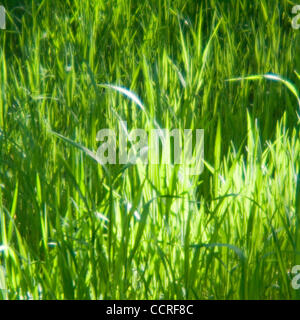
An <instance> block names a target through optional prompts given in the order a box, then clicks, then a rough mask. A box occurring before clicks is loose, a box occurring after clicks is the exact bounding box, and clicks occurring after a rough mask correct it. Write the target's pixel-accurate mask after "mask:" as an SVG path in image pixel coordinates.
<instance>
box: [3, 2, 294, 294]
mask: <svg viewBox="0 0 300 320" xmlns="http://www.w3.org/2000/svg"><path fill="white" fill-rule="evenodd" d="M4 5H5V6H6V8H7V30H6V31H3V30H0V43H1V44H0V86H1V92H0V217H1V218H0V265H1V266H2V268H1V269H0V284H2V288H4V289H3V290H0V298H2V299H291V298H295V299H296V298H299V293H298V292H297V291H296V290H294V289H293V288H292V286H291V279H292V277H293V275H292V274H291V273H290V270H291V269H292V267H293V266H294V265H297V264H300V260H299V259H300V256H299V252H300V244H299V239H300V234H299V232H300V231H299V230H300V229H299V219H300V211H299V210H300V209H299V208H300V207H299V201H300V200H299V199H300V195H299V190H300V189H299V164H300V161H299V160H300V140H299V138H300V136H299V94H298V90H299V83H300V82H299V72H300V58H299V57H300V56H299V54H297V52H299V48H300V47H299V46H300V32H298V31H296V30H293V29H292V28H291V23H290V22H291V18H292V16H291V8H292V6H291V4H290V3H289V1H286V0H280V1H277V3H276V4H274V3H273V2H271V1H266V0H262V1H259V2H258V1H257V2H249V1H246V0H238V1H237V0H235V1H233V0H227V1H214V0H211V1H201V2H200V1H192V0H185V1H183V0H174V1H169V0H155V1H154V0H153V1H144V0H141V1H134V0H128V1H125V0H120V1H104V0H97V1H96V0H92V1H79V0H74V1H58V0H57V1H49V0H43V1H28V0H26V1H23V4H22V5H20V4H19V2H18V1H11V0H10V1H4ZM295 71H296V72H295ZM251 75H255V76H254V77H253V76H252V78H250V79H249V78H248V77H249V76H251ZM260 75H264V76H260ZM227 79H235V80H236V79H238V80H239V81H238V82H237V81H226V80H227ZM247 79H248V80H255V81H247ZM287 79H288V80H287ZM269 80H278V81H269ZM121 88H123V89H121ZM125 88H126V91H125ZM119 120H124V121H127V124H128V130H131V129H134V128H144V129H146V130H150V129H152V128H155V127H156V128H157V127H160V128H167V129H174V128H178V129H181V130H183V129H193V130H195V129H200V128H201V129H204V130H205V163H204V166H205V169H204V171H203V173H202V174H201V175H199V176H187V175H184V172H182V171H180V168H179V167H178V166H167V165H163V164H161V165H148V166H144V165H142V164H137V165H132V166H128V165H125V166H123V165H106V166H102V165H100V164H99V163H98V162H97V158H96V157H95V156H94V154H95V152H96V150H97V147H98V146H99V143H98V142H97V132H98V131H99V130H100V129H103V128H112V129H117V128H118V122H119ZM164 152H166V153H167V152H170V153H171V150H164ZM95 160H96V161H95ZM297 177H298V180H297ZM297 181H298V182H297Z"/></svg>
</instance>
